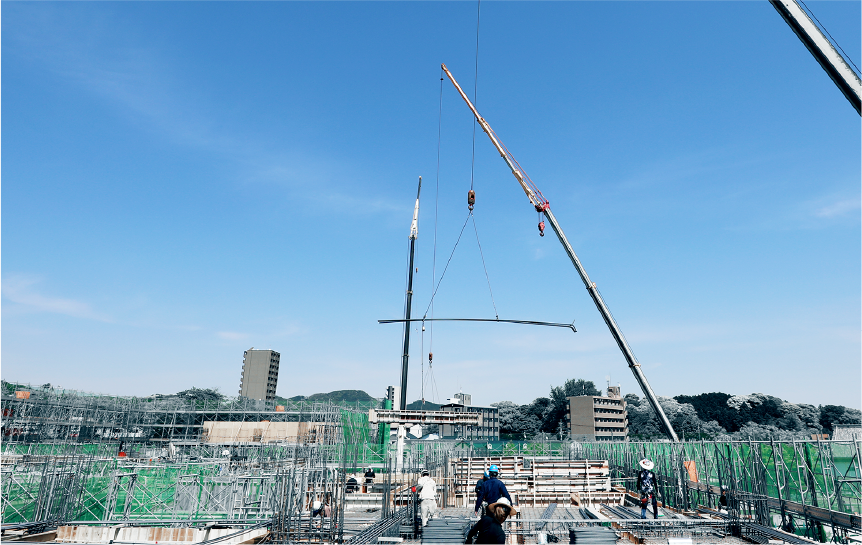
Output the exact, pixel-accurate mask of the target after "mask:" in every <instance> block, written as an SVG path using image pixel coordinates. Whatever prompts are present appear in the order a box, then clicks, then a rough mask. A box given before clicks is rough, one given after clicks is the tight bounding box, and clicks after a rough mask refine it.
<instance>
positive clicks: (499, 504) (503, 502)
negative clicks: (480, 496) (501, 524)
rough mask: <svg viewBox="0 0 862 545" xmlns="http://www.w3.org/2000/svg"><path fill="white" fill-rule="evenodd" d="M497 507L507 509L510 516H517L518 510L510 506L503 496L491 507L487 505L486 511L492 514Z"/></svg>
mask: <svg viewBox="0 0 862 545" xmlns="http://www.w3.org/2000/svg"><path fill="white" fill-rule="evenodd" d="M492 467H493V466H492ZM497 507H505V508H506V509H508V511H509V515H510V516H515V515H517V514H518V510H517V509H515V507H514V506H513V505H512V504H511V502H509V499H508V498H506V497H505V496H504V497H502V498H500V499H499V500H497V501H496V502H494V503H492V504H491V505H489V506H488V511H490V512H492V513H493V512H494V509H495V508H497Z"/></svg>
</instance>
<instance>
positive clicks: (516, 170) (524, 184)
mask: <svg viewBox="0 0 862 545" xmlns="http://www.w3.org/2000/svg"><path fill="white" fill-rule="evenodd" d="M441 66H442V68H443V71H444V72H446V75H447V76H448V77H449V80H450V81H451V82H452V84H453V85H454V86H455V89H457V90H458V93H459V94H460V95H461V98H462V99H464V102H466V103H467V106H469V107H470V110H471V111H472V112H473V115H474V116H475V117H476V121H477V122H478V123H479V125H481V127H482V130H483V131H485V134H487V135H488V137H489V138H490V139H491V143H492V144H494V147H495V148H497V151H498V152H499V153H500V156H501V157H503V160H504V161H506V164H507V165H508V166H509V169H511V171H512V174H513V175H514V176H515V179H516V180H518V183H519V184H520V185H521V188H522V189H523V190H524V193H526V194H527V197H528V198H529V199H530V203H531V204H532V205H533V206H534V207H535V208H536V210H537V211H539V212H542V213H543V214H544V215H545V218H546V219H547V220H548V223H550V224H551V228H552V229H553V230H554V233H556V234H557V238H558V239H560V243H561V244H562V245H563V248H564V249H565V251H566V254H567V255H568V256H569V259H570V260H571V261H572V265H574V266H575V269H576V270H577V271H578V275H579V276H580V277H581V280H582V281H583V282H584V286H586V288H587V291H589V293H590V297H591V298H592V299H593V302H594V303H595V305H596V308H597V309H598V310H599V313H600V314H601V315H602V318H603V319H604V320H605V324H607V326H608V329H610V330H611V335H612V336H613V337H614V340H615V341H616V342H617V346H619V348H620V351H622V353H623V357H624V358H625V359H626V362H627V363H628V366H629V369H631V371H632V374H634V376H635V380H637V382H638V384H639V385H640V387H641V390H642V391H643V393H644V396H646V398H647V401H649V404H650V406H651V407H652V409H653V411H655V413H656V415H657V416H658V418H659V421H660V422H661V424H662V426H663V427H664V429H665V432H666V433H667V435H668V437H670V438H671V440H673V441H679V438H678V437H677V435H676V432H675V431H673V426H671V424H670V420H668V418H667V415H666V414H665V413H664V410H663V409H662V408H661V405H659V402H658V398H656V395H655V393H653V391H652V388H651V387H650V385H649V382H647V379H646V376H645V375H644V373H643V371H642V370H641V365H640V363H638V361H637V358H635V355H634V352H633V351H632V349H631V347H630V346H629V344H628V341H626V338H625V336H624V335H623V332H622V330H621V329H620V328H619V326H618V325H617V322H616V320H614V317H613V316H612V315H611V311H610V310H609V309H608V307H607V305H606V304H605V301H604V299H602V296H601V294H600V293H599V290H598V288H596V284H595V283H594V282H592V281H591V280H590V277H589V275H588V274H587V271H586V269H584V266H583V265H582V264H581V260H580V259H578V256H577V254H575V250H574V249H573V248H572V245H571V244H569V240H568V239H567V238H566V234H565V233H564V232H563V229H562V228H561V227H560V224H559V223H557V218H556V217H555V216H554V213H553V212H551V207H550V204H549V203H548V200H547V199H545V197H544V195H542V192H541V191H539V189H538V188H537V187H536V186H535V184H534V183H533V182H532V180H530V178H529V176H527V175H526V174H525V173H524V169H522V168H520V165H518V162H517V161H516V160H515V158H514V157H513V156H512V154H511V153H509V151H508V150H507V149H506V147H505V146H504V145H503V143H502V142H501V141H500V138H499V137H498V136H497V135H496V134H495V133H494V131H493V130H492V129H491V126H490V125H488V122H487V121H485V118H483V117H482V116H481V115H479V112H478V111H477V110H476V107H475V106H473V103H471V102H470V99H469V98H467V95H466V94H464V91H463V90H462V89H461V86H460V85H458V82H457V81H455V77H454V76H453V75H452V73H451V72H450V71H449V69H448V68H446V65H445V64H443V65H441Z"/></svg>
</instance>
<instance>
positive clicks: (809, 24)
mask: <svg viewBox="0 0 862 545" xmlns="http://www.w3.org/2000/svg"><path fill="white" fill-rule="evenodd" d="M769 3H770V4H772V7H774V8H775V11H777V12H778V14H779V15H781V18H782V19H784V22H786V23H787V25H788V26H789V27H790V29H791V30H793V32H794V33H795V34H796V36H797V37H799V40H800V41H802V43H803V44H804V45H805V47H806V48H807V49H808V51H810V52H811V54H812V55H813V56H814V58H815V59H816V60H817V62H818V63H820V66H821V67H822V68H823V70H825V71H826V73H827V74H829V77H830V78H831V79H832V81H833V82H835V85H837V86H838V89H840V90H841V92H842V93H843V94H844V96H845V97H846V98H847V100H848V101H850V104H851V105H852V106H853V108H854V109H855V110H856V113H857V114H860V115H862V81H860V79H859V75H858V74H856V72H854V71H853V69H852V68H850V65H849V64H847V61H845V60H844V57H842V56H841V55H840V54H839V53H838V51H837V50H836V49H835V46H833V45H832V42H830V41H829V40H828V39H827V38H826V36H824V35H823V33H822V32H820V29H819V28H818V27H817V25H815V24H814V21H812V20H811V18H810V17H808V14H807V13H805V10H803V9H802V7H801V6H800V5H799V3H797V1H796V0H769Z"/></svg>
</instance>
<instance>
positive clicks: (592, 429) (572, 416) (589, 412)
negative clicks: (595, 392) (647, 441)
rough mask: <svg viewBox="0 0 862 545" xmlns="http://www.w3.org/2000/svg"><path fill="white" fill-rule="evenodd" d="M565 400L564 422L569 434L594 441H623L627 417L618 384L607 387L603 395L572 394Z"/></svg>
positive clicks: (626, 436)
mask: <svg viewBox="0 0 862 545" xmlns="http://www.w3.org/2000/svg"><path fill="white" fill-rule="evenodd" d="M567 399H568V400H569V410H568V412H567V413H566V421H567V423H568V427H569V434H570V435H571V436H572V437H585V438H587V439H592V440H595V441H626V440H628V435H629V417H628V413H627V412H626V402H625V400H624V399H623V398H622V396H621V395H620V389H619V387H618V386H609V387H608V395H607V396H574V397H569V398H567Z"/></svg>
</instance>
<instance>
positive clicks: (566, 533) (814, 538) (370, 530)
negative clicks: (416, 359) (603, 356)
mask: <svg viewBox="0 0 862 545" xmlns="http://www.w3.org/2000/svg"><path fill="white" fill-rule="evenodd" d="M770 1H771V3H772V4H773V7H774V8H775V9H776V10H777V11H778V13H779V14H780V16H781V17H782V18H783V19H784V20H785V22H786V23H787V24H788V25H789V26H790V27H791V29H792V30H793V32H794V33H795V34H796V35H797V36H798V37H799V38H800V40H802V41H803V43H804V44H805V46H806V47H807V48H808V49H809V51H811V52H812V53H814V56H815V58H816V59H817V62H819V63H820V64H821V66H822V67H823V68H824V70H825V71H826V72H827V74H828V75H829V77H830V78H831V79H832V80H833V81H834V82H835V84H836V85H837V86H838V87H839V89H840V90H841V92H842V93H843V94H844V95H845V97H847V98H848V100H849V101H850V102H851V105H852V106H853V107H854V108H855V110H856V111H857V113H858V112H859V111H860V100H859V95H860V80H859V77H858V75H856V73H855V72H853V71H852V69H850V68H849V67H848V66H847V64H846V62H844V60H843V58H842V57H841V56H840V55H837V53H836V54H833V53H835V51H834V48H831V46H829V44H830V42H829V40H828V39H827V38H826V37H825V36H824V35H823V34H822V33H821V32H820V31H819V30H818V27H817V26H816V25H813V24H809V23H811V21H810V19H808V16H807V15H806V14H805V12H804V11H802V10H801V8H800V7H799V5H798V4H797V2H796V0H770ZM477 33H478V30H477ZM477 41H478V37H477ZM477 47H478V46H477ZM477 55H478V54H477ZM477 64H478V60H477ZM848 74H851V75H848ZM443 78H446V80H447V81H448V82H449V83H451V85H452V88H453V89H454V92H455V93H457V95H458V97H459V98H460V99H462V100H463V102H464V103H465V104H466V106H467V108H468V109H469V111H470V112H471V113H472V115H473V117H474V119H475V122H476V124H477V125H478V126H479V128H481V129H482V132H484V133H485V135H487V137H488V138H489V139H490V141H491V144H492V146H493V148H494V150H493V151H494V152H495V153H497V154H499V155H500V157H501V158H502V159H503V161H504V162H505V164H506V167H507V169H508V170H509V171H510V172H511V174H512V176H513V177H514V178H515V182H516V183H517V184H518V186H519V187H520V189H521V190H522V191H523V193H524V195H525V196H526V197H527V199H528V200H529V204H530V213H537V214H538V215H539V223H538V230H539V234H540V235H541V236H544V235H545V229H546V228H549V229H550V230H551V231H553V233H554V236H555V237H556V238H557V239H558V240H559V242H560V244H561V245H562V250H563V251H564V252H565V254H566V256H567V257H568V259H569V261H570V262H571V264H572V266H573V267H574V269H575V271H576V272H577V275H578V278H579V279H580V280H581V281H582V282H583V287H584V288H586V290H587V292H588V295H589V297H590V299H591V300H592V303H593V304H594V305H595V308H596V310H597V311H598V312H599V314H600V315H601V318H602V319H603V321H604V323H605V324H606V325H607V328H608V330H609V332H610V334H611V336H612V337H613V340H614V343H615V344H616V347H618V348H619V350H620V353H621V355H622V358H623V360H624V361H625V364H626V366H627V367H628V368H629V370H630V371H631V373H632V374H633V376H634V379H635V381H636V383H637V384H638V386H639V387H640V390H641V392H642V393H643V395H644V399H645V402H646V403H648V404H649V406H650V407H651V408H652V410H653V411H654V414H655V418H656V419H657V421H658V423H659V425H660V426H661V427H662V432H663V433H664V434H665V436H666V439H663V440H660V441H652V442H640V441H636V440H631V438H629V437H628V435H627V433H628V431H627V430H628V428H627V420H626V416H625V403H624V402H623V400H622V398H621V396H620V391H619V388H618V387H617V388H615V387H613V386H610V383H609V386H608V392H607V396H581V397H580V398H578V399H577V400H575V401H571V400H570V407H575V405H578V406H583V410H584V411H588V415H589V416H588V417H585V419H583V420H577V419H576V418H574V417H571V418H570V420H571V422H570V423H569V428H568V429H569V432H570V433H568V434H567V435H566V434H564V433H562V432H561V433H560V437H559V439H558V440H551V439H548V438H547V437H545V438H540V439H536V440H528V439H526V438H525V440H518V441H516V440H500V439H499V437H500V433H499V429H500V425H499V421H498V420H499V419H498V414H497V409H496V408H492V407H485V408H482V407H472V406H471V405H470V403H469V401H466V399H468V398H469V395H466V396H465V394H463V393H462V394H456V397H455V398H453V399H452V400H449V401H450V403H449V404H448V405H444V406H442V407H441V408H440V409H439V410H408V408H407V401H408V399H407V377H408V367H409V359H410V354H411V348H410V346H411V345H410V332H411V329H412V327H413V326H414V325H421V327H422V331H424V330H425V326H426V324H429V325H430V323H431V322H434V321H443V319H434V318H433V317H431V318H429V317H428V315H427V312H426V315H424V316H422V317H420V318H415V317H414V316H413V314H412V297H413V274H414V270H415V266H414V243H415V240H416V238H417V231H418V217H419V209H420V206H419V201H420V195H421V189H422V180H421V178H420V179H419V184H418V188H417V194H416V201H415V206H414V209H413V217H412V223H411V228H410V235H409V241H410V250H409V255H408V263H407V271H408V275H407V288H406V293H405V294H404V297H405V307H404V308H405V313H404V317H403V319H402V318H400V317H399V318H398V319H389V320H380V322H381V323H397V324H401V325H402V327H403V341H402V343H403V344H402V352H401V353H402V359H401V374H400V391H398V392H397V393H396V390H395V389H394V388H391V390H390V392H389V394H388V396H387V397H385V398H382V399H379V400H376V401H374V402H370V403H353V404H351V403H335V402H331V401H324V402H320V401H286V402H278V403H277V402H275V401H274V399H275V397H274V396H275V391H276V383H277V379H278V365H279V357H280V356H279V354H278V353H276V352H274V351H271V350H269V351H254V350H253V349H249V350H248V351H247V352H246V353H245V355H244V356H245V358H246V359H245V360H244V368H243V369H244V371H243V381H242V383H241V386H240V392H239V393H240V395H239V396H238V397H229V398H224V399H221V400H199V399H184V398H181V397H176V396H174V397H160V396H152V397H149V398H143V397H122V396H107V395H99V394H90V393H86V392H80V391H73V390H58V389H53V388H50V385H47V386H46V387H39V386H33V385H23V384H12V383H9V382H6V381H3V385H2V447H0V448H1V449H2V452H0V470H2V503H0V512H2V540H3V541H4V542H6V541H9V542H13V541H15V542H18V541H26V542H54V543H92V544H97V543H103V544H109V543H146V544H154V545H155V544H157V543H170V544H185V543H189V544H191V543H196V544H197V543H200V544H210V543H220V544H225V545H237V544H245V543H350V544H361V543H464V542H465V539H466V537H467V535H468V532H469V531H470V530H471V528H472V527H473V525H474V524H476V523H477V521H478V520H480V517H479V513H480V510H481V508H482V507H481V501H482V497H481V496H478V495H477V494H478V492H477V491H478V490H479V489H480V486H479V485H478V484H477V483H482V482H483V479H487V477H488V475H489V470H490V472H491V478H494V477H495V476H497V475H498V476H499V480H500V481H502V483H504V484H505V488H506V489H507V490H508V493H509V495H510V496H511V506H510V507H512V508H514V509H516V511H513V510H510V511H508V512H514V514H513V516H511V517H510V518H509V519H508V520H506V521H505V522H503V523H502V528H503V529H504V531H505V535H506V541H505V542H506V543H512V544H515V543H542V544H544V543H645V544H646V543H649V544H656V543H668V544H683V543H727V544H736V543H763V544H768V543H792V544H803V543H815V542H819V543H827V542H835V543H845V544H848V543H862V515H860V513H862V437H860V434H859V433H858V431H857V432H854V433H850V434H849V435H847V436H846V437H841V436H833V437H831V438H827V437H826V436H825V435H823V436H820V435H815V436H812V437H810V438H809V439H805V440H801V439H795V440H777V439H775V440H768V441H763V440H747V441H741V440H726V441H706V440H695V441H692V440H689V441H686V440H685V437H682V438H681V437H680V436H678V434H677V432H676V431H675V429H674V427H673V425H672V423H671V421H670V420H669V419H668V417H667V416H666V415H665V412H664V410H663V409H662V406H661V404H660V403H659V399H658V396H657V395H656V394H655V393H654V391H653V389H652V387H651V386H650V384H649V382H648V381H647V379H646V376H645V374H644V372H643V370H642V368H641V365H640V363H639V362H638V360H637V359H636V357H635V355H634V351H633V350H632V348H631V347H630V345H629V343H628V341H627V340H626V338H625V336H624V335H623V333H622V330H621V329H620V327H619V325H618V324H617V322H616V320H615V319H614V317H613V315H612V314H611V312H610V310H609V308H608V306H607V304H606V303H605V300H604V299H603V297H602V295H601V293H600V292H599V290H598V289H597V287H596V284H595V283H594V282H593V281H592V280H591V279H590V277H589V276H588V274H587V272H586V269H585V268H584V265H583V264H582V263H581V261H580V259H579V258H578V256H577V255H576V253H575V250H574V249H573V246H572V244H570V242H569V240H568V239H567V237H566V235H565V233H564V232H563V229H562V227H561V226H560V225H559V223H558V221H557V219H556V217H555V216H554V214H553V213H552V212H551V208H550V204H549V201H548V199H547V198H546V197H545V196H544V195H543V194H542V192H541V191H540V190H539V188H538V187H537V185H536V184H535V183H534V182H533V181H532V179H530V177H529V176H528V175H527V174H526V173H525V171H524V169H523V168H522V167H521V165H520V164H519V163H518V161H517V160H516V159H515V157H514V156H513V155H512V153H511V152H510V151H509V150H508V148H506V147H505V145H503V143H502V140H501V138H500V137H499V136H498V135H497V133H495V132H494V130H493V129H492V128H491V126H490V124H489V122H488V121H487V120H486V119H485V118H483V117H482V116H481V115H480V114H479V111H478V109H477V107H476V105H475V104H474V102H475V96H474V100H473V101H471V100H470V98H469V97H468V95H467V93H466V92H465V91H464V90H463V89H462V87H461V85H459V83H458V82H457V80H456V78H455V76H454V75H453V74H452V72H451V71H450V70H449V68H447V66H446V65H445V64H444V65H441V85H442V82H443V81H444V79H443ZM854 78H855V79H854ZM447 85H448V84H447ZM441 93H442V87H441ZM486 151H487V150H486ZM411 202H412V201H411ZM475 202H476V195H475V192H474V191H473V190H472V189H471V190H470V191H469V193H468V194H467V205H468V207H469V214H468V220H469V219H470V217H471V216H472V211H473V206H474V205H475ZM406 219H407V218H405V220H406ZM405 223H406V221H405ZM466 224H467V223H466V222H465V224H464V225H465V226H466ZM463 230H464V229H463V228H462V233H463ZM459 240H460V238H459ZM477 241H478V232H477ZM456 246H457V243H456ZM452 251H453V253H454V249H453V250H452ZM480 251H481V246H480ZM450 260H451V256H450ZM447 266H448V264H447ZM483 266H484V258H483ZM445 274H446V270H445V269H444V270H443V275H445ZM485 274H486V276H487V270H486V271H485ZM439 279H440V280H442V275H441V276H440V277H439ZM488 284H489V289H490V280H489V281H488ZM437 287H439V283H438V284H437ZM579 287H580V286H579ZM436 293H437V292H436V288H435V290H434V292H433V294H432V297H431V300H432V302H433V297H434V294H436ZM492 301H493V294H492ZM429 306H430V303H429ZM494 308H495V311H496V305H495V307H494ZM448 321H462V322H463V321H473V322H477V321H487V322H502V323H512V324H516V325H527V326H538V327H558V328H562V329H564V330H571V331H572V332H576V329H575V327H574V325H573V323H572V324H566V323H553V322H540V321H529V320H502V319H500V318H499V316H497V317H496V318H495V319H488V320H483V319H469V318H454V319H449V320H448ZM414 342H415V339H414ZM258 352H260V353H261V354H259V355H260V358H261V360H260V361H261V363H260V372H259V374H257V375H254V374H253V373H252V371H251V369H252V367H253V366H252V363H251V362H252V360H253V356H254V357H257V356H258ZM424 356H425V355H424V354H423V358H424ZM431 359H432V355H431V354H430V353H429V354H428V362H429V365H430V362H431ZM392 379H393V380H392V382H393V383H394V382H395V380H394V379H395V377H392ZM423 388H424V385H423ZM381 390H382V387H381ZM422 399H423V401H424V390H423V395H422ZM572 414H573V415H574V414H575V409H574V408H572ZM567 418H569V417H567ZM576 428H577V429H580V430H586V431H585V432H584V431H581V432H578V433H575V432H574V430H575V429H576ZM429 429H434V430H438V432H437V434H436V435H431V434H429V435H426V436H423V430H424V431H427V430H429ZM411 430H414V431H411ZM641 468H643V469H646V470H648V471H652V472H653V473H654V478H655V490H654V492H651V493H650V497H654V500H655V501H654V503H653V504H649V503H648V502H647V500H646V499H644V498H645V496H644V493H643V488H641V484H640V478H641V477H640V476H639V472H640V470H641ZM424 478H430V479H432V480H433V482H434V487H435V488H434V490H433V498H434V499H433V501H434V502H435V504H434V505H435V506H436V513H433V516H431V518H430V520H428V521H427V525H425V524H423V518H424V516H425V515H423V514H422V512H423V504H424V502H425V501H428V498H427V497H426V498H424V499H423V498H422V497H420V493H422V492H423V489H422V486H423V485H422V482H420V479H424ZM424 482H425V483H427V482H428V481H424ZM425 486H427V485H425ZM426 492H427V490H426ZM642 510H643V511H642ZM644 513H645V515H644Z"/></svg>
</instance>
